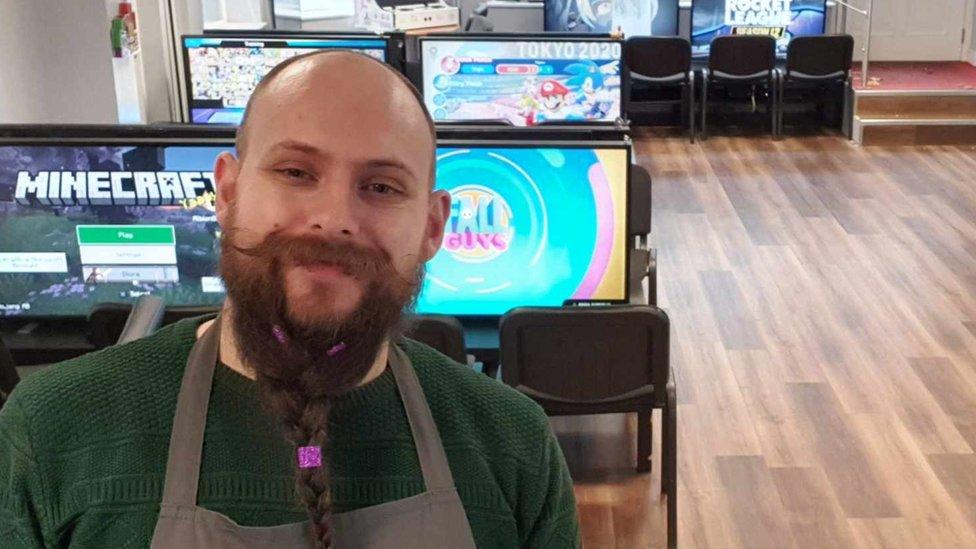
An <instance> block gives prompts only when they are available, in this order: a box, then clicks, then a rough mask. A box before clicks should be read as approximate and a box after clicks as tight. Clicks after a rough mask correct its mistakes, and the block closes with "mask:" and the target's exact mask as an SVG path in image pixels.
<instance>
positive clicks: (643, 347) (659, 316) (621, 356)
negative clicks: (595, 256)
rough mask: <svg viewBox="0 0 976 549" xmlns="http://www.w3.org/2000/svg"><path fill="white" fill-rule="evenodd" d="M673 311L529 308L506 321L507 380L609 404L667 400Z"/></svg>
mask: <svg viewBox="0 0 976 549" xmlns="http://www.w3.org/2000/svg"><path fill="white" fill-rule="evenodd" d="M668 331H669V321H668V317H667V315H666V314H665V313H664V312H663V311H661V310H660V309H658V308H656V307H650V306H631V305H616V306H608V307H552V308H550V307H528V308H518V309H513V310H512V311H510V312H509V313H508V314H506V315H505V316H504V317H502V319H501V323H500V334H499V336H500V340H501V345H500V354H501V357H500V358H501V369H502V380H503V381H504V382H505V384H507V385H510V386H512V387H515V388H517V389H519V390H520V391H522V392H524V393H526V394H529V395H531V396H533V397H536V398H541V399H543V400H548V401H551V402H557V403H565V404H607V403H612V402H613V401H615V400H620V399H626V398H630V397H629V396H628V395H639V394H642V395H651V396H652V398H653V399H654V400H655V401H659V399H663V398H665V394H666V393H665V385H666V383H667V379H668V369H669V365H668V360H669V358H668V346H669V339H668V337H669V336H668Z"/></svg>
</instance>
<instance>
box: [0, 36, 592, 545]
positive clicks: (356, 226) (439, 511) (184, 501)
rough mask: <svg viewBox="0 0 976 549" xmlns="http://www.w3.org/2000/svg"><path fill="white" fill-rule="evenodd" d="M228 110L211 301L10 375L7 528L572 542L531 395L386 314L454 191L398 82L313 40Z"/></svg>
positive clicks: (563, 488) (27, 539)
mask: <svg viewBox="0 0 976 549" xmlns="http://www.w3.org/2000/svg"><path fill="white" fill-rule="evenodd" d="M246 112H247V114H246V117H245V120H244V123H243V125H242V126H241V128H240V130H239V132H238V142H237V153H238V157H237V158H234V157H233V156H232V155H229V154H225V155H222V156H221V157H220V158H219V159H218V160H217V164H216V167H215V177H216V179H217V182H218V188H219V192H218V196H217V215H218V220H219V221H220V224H221V226H222V229H223V236H222V247H221V248H222V252H221V253H222V267H221V268H222V274H223V277H224V281H225V283H226V286H227V300H226V303H225V306H224V308H223V311H222V313H221V315H220V316H219V317H218V318H217V319H209V318H201V319H193V320H188V321H183V322H181V323H177V324H175V325H172V326H168V327H165V328H163V329H161V330H160V331H159V332H157V333H156V334H154V335H152V336H150V337H148V338H145V339H143V340H140V341H136V342H134V343H131V344H128V345H124V346H120V347H114V348H110V349H107V350H105V351H102V352H99V353H93V354H90V355H87V356H84V357H80V358H78V359H75V360H72V361H69V362H67V363H63V364H59V365H56V366H53V367H50V368H48V369H46V370H43V371H41V372H39V373H37V374H34V375H33V376H32V377H29V378H27V379H26V380H24V381H23V382H22V383H21V385H20V386H19V387H18V388H17V390H16V391H15V392H14V394H13V396H12V397H11V399H10V400H9V402H8V403H7V405H6V406H5V407H4V409H3V410H2V412H0V540H3V543H2V545H3V547H51V546H57V547H66V546H69V545H70V546H72V547H145V546H149V545H150V544H152V546H153V547H195V546H209V547H288V546H312V545H315V546H319V547H325V546H329V545H330V544H331V545H334V546H336V547H340V548H344V547H360V546H361V547H393V546H396V547H399V548H402V549H408V548H411V547H452V548H453V547H473V546H477V547H552V548H557V547H558V548H561V547H576V546H578V545H579V543H580V542H579V532H578V525H577V519H576V511H575V504H574V499H573V492H572V483H571V480H570V478H569V475H568V472H567V469H566V466H565V462H564V460H563V456H562V454H561V452H560V450H559V446H558V444H557V443H556V441H555V438H554V436H553V434H552V432H551V429H550V428H549V425H548V422H547V420H546V417H545V416H544V414H543V413H542V411H541V410H540V409H539V408H538V406H536V405H535V404H533V403H532V402H531V401H529V400H528V399H526V398H524V397H523V396H521V395H519V394H518V393H516V392H515V391H512V390H510V389H508V388H506V387H504V386H502V385H500V384H498V383H496V382H495V381H493V380H490V379H488V378H486V377H485V376H482V375H480V374H477V373H475V372H473V371H471V370H470V369H467V368H465V367H463V366H461V365H458V364H454V363H452V362H451V361H450V360H448V359H447V358H446V357H444V356H443V355H440V354H438V353H436V352H435V351H433V350H431V349H429V348H427V347H425V346H423V345H420V344H418V343H416V342H411V341H408V340H404V339H402V338H399V337H397V335H396V326H397V325H398V322H399V320H400V316H401V312H402V310H403V309H404V307H405V306H407V305H408V303H409V302H410V300H411V299H412V298H413V296H414V295H415V293H416V291H417V288H418V285H419V283H420V279H421V274H422V268H423V265H424V263H425V262H426V261H428V260H429V259H430V258H431V257H432V256H433V255H434V253H435V252H436V251H437V249H438V248H439V246H440V243H441V239H442V237H443V232H444V224H445V220H446V217H447V215H448V212H449V207H450V199H449V197H448V196H447V195H446V194H445V193H443V192H441V191H436V192H435V191H433V179H434V151H435V143H434V137H435V136H434V130H433V124H432V122H431V120H430V116H429V114H427V112H426V110H425V109H424V108H423V105H422V103H421V101H420V99H419V96H418V95H417V92H416V90H414V89H413V88H412V87H411V86H410V85H409V84H408V83H407V82H406V80H404V79H403V78H402V77H401V76H400V75H398V74H396V73H395V72H393V71H392V70H391V69H390V68H388V67H387V66H385V65H383V64H381V63H379V62H377V61H374V60H371V59H369V58H367V57H365V56H362V55H359V54H353V53H348V52H342V53H336V52H333V53H318V54H313V55H310V56H303V57H298V58H295V59H293V60H290V61H287V62H285V63H283V64H282V65H279V66H278V67H277V68H276V69H275V70H274V71H272V72H271V73H269V75H268V76H267V77H266V78H265V79H264V80H263V81H262V83H261V85H260V86H259V88H258V89H257V90H256V91H255V93H254V95H253V96H252V98H251V99H250V102H249V105H248V108H247V111H246ZM218 357H219V358H218ZM215 362H216V364H215ZM418 380H419V383H417V381H418ZM174 415H175V418H174ZM431 418H432V419H431ZM445 456H446V459H445Z"/></svg>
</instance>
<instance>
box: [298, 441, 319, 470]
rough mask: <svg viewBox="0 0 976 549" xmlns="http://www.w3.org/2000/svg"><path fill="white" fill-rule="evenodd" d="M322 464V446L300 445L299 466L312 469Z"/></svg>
mask: <svg viewBox="0 0 976 549" xmlns="http://www.w3.org/2000/svg"><path fill="white" fill-rule="evenodd" d="M321 466H322V448H321V447H319V446H299V448H298V467H299V468H300V469H311V468H313V467H321Z"/></svg>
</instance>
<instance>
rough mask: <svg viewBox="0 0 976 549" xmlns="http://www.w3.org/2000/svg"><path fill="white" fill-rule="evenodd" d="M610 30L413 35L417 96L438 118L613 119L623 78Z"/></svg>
mask: <svg viewBox="0 0 976 549" xmlns="http://www.w3.org/2000/svg"><path fill="white" fill-rule="evenodd" d="M621 49H622V48H621V44H620V42H619V41H615V40H612V39H611V38H610V37H585V38H584V37H573V36H565V35H563V36H549V37H545V36H541V35H522V36H519V35H508V36H502V37H497V38H496V37H487V36H479V37H470V38H468V37H464V36H459V35H454V36H442V37H433V36H432V37H426V38H421V40H420V50H421V63H422V69H421V70H422V73H423V77H422V81H423V93H424V102H425V103H426V105H427V108H428V109H429V110H430V112H431V114H432V115H433V117H434V121H435V122H437V123H439V124H443V123H472V122H482V123H484V122H491V121H495V122H499V123H504V124H509V125H512V126H519V127H522V126H536V125H543V124H586V125H601V124H602V125H607V126H612V125H614V124H616V123H617V122H618V121H619V119H620V118H621V116H622V114H621V113H622V112H624V109H623V107H622V102H623V97H625V96H626V93H625V92H626V89H625V88H626V81H625V79H624V77H623V75H622V74H621Z"/></svg>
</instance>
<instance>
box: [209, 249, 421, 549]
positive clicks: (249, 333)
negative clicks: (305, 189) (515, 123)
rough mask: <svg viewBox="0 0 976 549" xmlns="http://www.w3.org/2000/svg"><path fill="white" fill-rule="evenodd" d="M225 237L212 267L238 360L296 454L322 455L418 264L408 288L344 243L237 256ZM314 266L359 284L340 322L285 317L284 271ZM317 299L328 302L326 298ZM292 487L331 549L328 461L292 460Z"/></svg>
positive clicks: (397, 314) (397, 316) (383, 264)
mask: <svg viewBox="0 0 976 549" xmlns="http://www.w3.org/2000/svg"><path fill="white" fill-rule="evenodd" d="M233 238H234V231H226V232H225V233H224V245H223V246H222V253H221V269H222V274H223V277H224V281H225V284H226V287H227V295H228V298H229V301H230V304H231V307H230V308H229V313H230V317H231V318H230V320H231V323H232V326H233V329H234V340H235V343H236V346H237V349H238V352H239V353H240V356H241V359H242V360H243V361H244V363H245V364H247V365H248V366H249V367H250V368H253V369H254V371H255V373H256V376H257V381H258V386H259V388H260V392H261V398H262V401H263V402H265V403H266V404H267V405H268V406H269V407H270V408H271V410H273V412H274V413H275V415H276V416H277V417H278V418H279V421H280V423H281V425H282V426H283V428H284V431H285V436H286V438H287V439H288V440H289V442H291V443H292V444H293V445H294V446H295V448H296V450H297V449H299V448H306V447H314V448H319V449H322V450H324V449H325V447H326V444H327V441H328V421H329V415H330V410H331V408H332V403H333V401H334V399H335V398H336V397H339V396H341V395H342V394H344V393H346V392H348V391H349V390H351V389H353V388H355V387H356V386H357V385H359V383H361V381H362V380H363V378H364V377H365V375H366V374H367V373H368V372H369V371H370V369H371V368H372V366H373V364H374V362H375V361H376V357H377V356H378V354H379V351H380V350H381V348H382V346H383V344H384V343H385V342H386V341H387V340H388V339H390V338H391V337H392V335H393V332H394V331H395V330H396V329H397V327H398V326H399V324H400V320H401V318H402V315H403V311H404V309H405V308H406V307H407V305H408V304H410V303H411V300H412V298H413V297H414V296H415V294H416V291H417V289H418V288H419V287H420V281H421V278H422V276H423V271H422V269H421V268H420V266H418V268H417V269H416V271H415V276H414V278H413V280H408V279H405V278H404V277H403V276H401V275H399V273H397V271H396V269H395V268H394V267H393V265H392V262H391V261H390V260H389V257H387V256H385V255H383V254H381V253H379V252H375V251H373V250H364V249H361V248H358V247H355V246H352V245H350V244H347V243H332V242H325V241H321V240H318V239H315V238H308V237H303V238H286V237H284V236H283V235H280V234H275V233H272V234H271V235H269V236H268V237H267V238H265V240H264V241H263V242H262V243H260V244H258V245H257V246H255V247H252V248H246V249H245V248H240V247H238V246H235V245H234V242H233ZM315 261H327V262H329V263H333V264H337V265H340V266H341V267H342V268H343V270H344V271H345V272H347V273H350V275H351V276H354V277H355V278H356V279H357V280H360V281H362V282H361V283H362V284H363V286H364V291H363V294H362V295H363V297H362V299H361V302H360V303H359V305H358V306H357V308H356V309H355V310H354V311H353V312H351V313H350V314H349V315H347V316H346V317H345V318H339V319H328V320H322V321H319V322H316V323H315V324H309V323H308V322H295V321H294V320H293V319H292V317H291V315H289V312H288V309H289V307H288V296H287V295H286V288H285V280H284V273H283V269H284V266H285V265H294V264H299V265H301V264H307V263H313V262H315ZM323 291H326V290H323ZM323 299H324V301H326V302H328V301H329V296H327V295H325V296H323ZM295 481H296V482H295V486H296V492H297V495H298V498H299V500H300V501H301V503H302V504H303V505H304V506H305V508H306V510H307V512H308V516H309V520H310V521H311V523H312V526H313V535H314V538H315V540H316V545H317V546H318V547H321V548H328V547H330V546H331V539H332V529H331V525H330V523H331V516H332V499H331V490H330V484H329V470H328V460H326V459H322V460H321V465H320V466H316V467H298V466H297V461H296V468H295Z"/></svg>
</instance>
